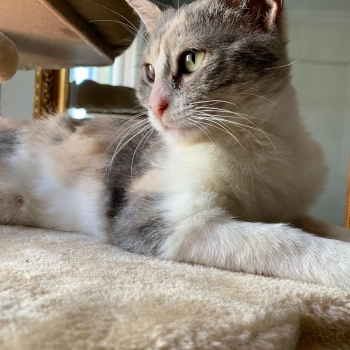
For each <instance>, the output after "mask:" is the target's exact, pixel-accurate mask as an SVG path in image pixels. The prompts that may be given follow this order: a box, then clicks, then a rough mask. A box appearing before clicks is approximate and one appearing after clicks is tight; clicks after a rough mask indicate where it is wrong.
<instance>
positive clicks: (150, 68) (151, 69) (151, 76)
mask: <svg viewBox="0 0 350 350" xmlns="http://www.w3.org/2000/svg"><path fill="white" fill-rule="evenodd" d="M146 74H147V77H148V79H149V80H150V81H152V82H153V81H154V80H155V79H156V71H155V70H154V67H153V66H152V65H151V64H147V65H146Z"/></svg>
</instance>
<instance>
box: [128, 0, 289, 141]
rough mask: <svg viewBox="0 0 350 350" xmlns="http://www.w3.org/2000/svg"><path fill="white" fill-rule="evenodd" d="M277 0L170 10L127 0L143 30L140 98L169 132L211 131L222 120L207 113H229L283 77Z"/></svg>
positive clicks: (210, 0)
mask: <svg viewBox="0 0 350 350" xmlns="http://www.w3.org/2000/svg"><path fill="white" fill-rule="evenodd" d="M282 1H283V0H198V1H196V2H193V3H191V4H190V5H185V6H182V7H181V8H179V9H174V8H171V7H167V6H165V5H162V4H160V3H158V2H155V1H150V0H127V2H128V3H129V4H130V5H131V6H132V7H133V8H134V10H135V11H136V12H137V13H138V14H139V16H140V17H141V19H142V20H143V22H144V23H145V25H146V28H147V32H148V33H147V35H146V37H145V40H146V45H145V50H144V54H143V58H142V67H141V74H140V80H139V84H138V89H137V93H138V98H139V100H140V101H141V103H142V105H143V106H144V107H145V108H146V109H148V111H149V113H148V114H149V118H150V121H151V123H152V124H153V126H154V127H155V128H156V129H157V130H158V131H160V132H161V133H162V134H163V136H165V138H166V139H168V140H172V141H175V142H176V141H183V140H186V141H189V140H194V139H197V138H204V137H207V136H210V135H213V134H216V133H217V132H218V131H219V130H220V129H221V130H224V128H223V124H225V123H223V122H220V121H219V119H218V118H217V119H216V122H214V119H213V118H210V115H219V116H220V117H221V119H222V118H224V116H223V113H226V114H225V118H229V117H230V114H229V113H230V112H231V113H232V112H239V110H237V108H238V107H235V106H234V105H239V104H241V103H246V102H247V99H248V100H249V99H253V97H252V96H253V95H255V96H256V95H264V96H269V94H272V93H273V92H274V91H276V90H278V89H280V88H281V87H283V86H284V85H285V84H286V83H287V81H288V79H289V70H288V67H287V66H288V65H287V57H286V40H285V37H284V33H283V28H282V24H281V22H282V19H281V12H282V5H283V3H282ZM280 67H281V68H280ZM283 67H285V68H283ZM223 101H227V102H223ZM222 109H225V110H229V111H230V112H223V111H222ZM236 118H237V116H236ZM231 125H232V124H231ZM231 125H228V124H227V123H226V127H227V128H228V129H230V128H231Z"/></svg>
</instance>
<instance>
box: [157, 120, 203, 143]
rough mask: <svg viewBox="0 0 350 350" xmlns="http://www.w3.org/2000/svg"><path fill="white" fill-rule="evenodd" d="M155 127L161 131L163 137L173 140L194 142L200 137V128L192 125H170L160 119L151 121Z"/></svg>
mask: <svg viewBox="0 0 350 350" xmlns="http://www.w3.org/2000/svg"><path fill="white" fill-rule="evenodd" d="M151 123H152V125H153V127H154V128H155V129H156V130H157V131H159V132H160V134H161V135H163V137H164V138H165V139H167V140H169V141H172V142H181V143H182V142H186V143H192V142H194V141H195V140H196V139H198V137H199V131H198V128H196V127H195V126H192V125H188V126H185V127H174V126H171V127H170V126H168V125H166V124H164V123H162V122H160V121H158V120H157V121H154V120H152V121H151Z"/></svg>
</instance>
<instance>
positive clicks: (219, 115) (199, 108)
mask: <svg viewBox="0 0 350 350" xmlns="http://www.w3.org/2000/svg"><path fill="white" fill-rule="evenodd" d="M270 102H271V103H273V102H272V101H270ZM218 104H221V105H222V104H228V105H231V106H234V107H236V108H237V106H236V105H235V104H234V103H232V102H230V101H223V100H209V101H199V102H195V103H192V104H191V106H192V113H193V114H192V116H191V118H189V120H190V122H191V123H193V124H194V125H196V126H197V127H198V128H200V127H202V128H203V127H205V130H203V129H202V130H203V132H204V131H205V133H206V134H207V136H208V137H209V135H208V131H209V130H208V128H207V127H210V128H214V129H217V130H220V131H222V132H224V133H226V134H227V135H229V136H230V137H232V138H233V139H234V140H235V142H237V143H238V144H239V145H240V146H241V147H242V149H244V146H243V144H242V142H241V141H242V139H241V136H242V133H243V134H249V135H250V136H251V137H252V138H253V139H254V140H255V141H256V142H257V143H258V144H259V146H260V147H261V149H262V150H263V151H264V152H265V148H264V146H263V143H262V141H263V140H266V141H268V143H269V144H270V145H271V146H272V147H273V149H274V151H275V152H276V153H277V149H276V147H275V145H274V143H273V142H272V138H276V137H275V136H274V135H271V134H269V133H268V132H266V131H264V130H263V129H262V128H261V127H259V126H258V125H257V124H256V121H263V122H266V121H265V120H263V119H260V118H257V117H254V116H251V115H248V114H243V113H239V112H235V111H232V110H228V109H224V108H221V107H217V105H218ZM253 120H254V121H253ZM212 136H213V135H211V137H209V139H210V140H212ZM276 139H278V138H276Z"/></svg>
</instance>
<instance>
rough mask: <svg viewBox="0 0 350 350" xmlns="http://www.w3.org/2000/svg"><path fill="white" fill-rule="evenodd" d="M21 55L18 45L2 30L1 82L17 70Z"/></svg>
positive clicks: (0, 38) (0, 37) (0, 42)
mask: <svg viewBox="0 0 350 350" xmlns="http://www.w3.org/2000/svg"><path fill="white" fill-rule="evenodd" d="M18 64H19V56H18V51H17V48H16V45H15V44H14V43H13V42H12V41H11V40H10V39H9V38H8V37H7V36H5V35H4V34H3V33H1V32H0V67H1V68H0V84H1V83H3V82H5V81H6V80H9V79H11V78H12V77H13V76H14V75H15V73H16V72H17V69H18Z"/></svg>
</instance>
